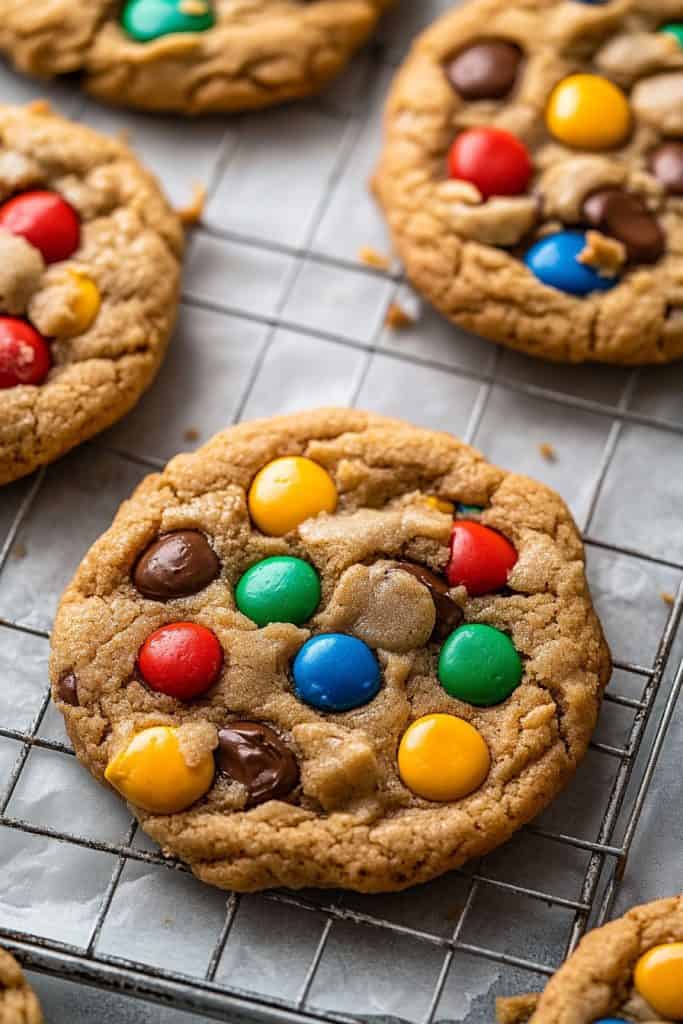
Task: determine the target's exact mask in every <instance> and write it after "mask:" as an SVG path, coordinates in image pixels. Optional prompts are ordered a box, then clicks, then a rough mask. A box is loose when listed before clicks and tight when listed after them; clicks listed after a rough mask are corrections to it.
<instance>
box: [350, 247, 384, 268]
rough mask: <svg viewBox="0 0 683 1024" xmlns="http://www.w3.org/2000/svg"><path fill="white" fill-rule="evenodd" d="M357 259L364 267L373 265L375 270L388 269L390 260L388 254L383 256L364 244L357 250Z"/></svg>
mask: <svg viewBox="0 0 683 1024" xmlns="http://www.w3.org/2000/svg"><path fill="white" fill-rule="evenodd" d="M358 259H359V260H360V261H361V263H364V264H365V266H366V267H374V268H375V270H388V269H389V267H390V266H391V260H390V259H389V257H388V256H383V255H382V253H381V252H377V250H376V249H373V248H372V246H371V245H364V246H363V247H362V249H360V250H359V252H358Z"/></svg>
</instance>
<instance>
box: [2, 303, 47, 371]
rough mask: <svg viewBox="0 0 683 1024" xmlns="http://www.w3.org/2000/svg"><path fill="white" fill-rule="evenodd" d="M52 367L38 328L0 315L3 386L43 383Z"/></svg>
mask: <svg viewBox="0 0 683 1024" xmlns="http://www.w3.org/2000/svg"><path fill="white" fill-rule="evenodd" d="M49 369H50V351H49V349H48V347H47V342H46V341H45V339H44V338H43V337H41V335H40V334H38V331H36V330H34V329H33V327H31V325H30V324H27V323H26V322H25V321H24V320H17V319H16V318H15V317H12V316H0V388H14V387H17V385H19V384H42V383H43V381H44V380H45V378H46V377H47V374H48V370H49Z"/></svg>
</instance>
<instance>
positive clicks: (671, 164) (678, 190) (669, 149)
mask: <svg viewBox="0 0 683 1024" xmlns="http://www.w3.org/2000/svg"><path fill="white" fill-rule="evenodd" d="M650 170H651V171H652V173H653V174H654V176H655V178H656V179H657V181H659V182H660V184H662V185H663V186H664V188H665V189H666V190H667V192H671V194H672V195H674V196H683V142H674V141H671V142H663V143H662V144H661V146H657V148H656V149H655V150H653V151H652V153H650Z"/></svg>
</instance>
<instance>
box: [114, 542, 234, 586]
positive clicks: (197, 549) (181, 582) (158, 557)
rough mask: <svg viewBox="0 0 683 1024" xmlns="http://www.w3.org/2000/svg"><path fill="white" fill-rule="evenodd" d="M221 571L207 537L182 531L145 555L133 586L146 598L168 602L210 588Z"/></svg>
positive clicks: (138, 566)
mask: <svg viewBox="0 0 683 1024" xmlns="http://www.w3.org/2000/svg"><path fill="white" fill-rule="evenodd" d="M220 568H221V567H220V562H219V561H218V558H217V557H216V554H215V552H214V551H213V548H212V547H211V545H210V544H209V542H208V540H207V539H206V537H205V536H204V534H203V533H200V532H199V531H198V530H178V531H177V532H176V533H167V534H164V536H162V537H159V539H158V540H156V541H155V542H154V543H153V544H152V545H150V547H148V548H147V550H146V551H145V552H144V554H143V555H141V557H140V558H139V560H138V562H137V565H136V566H135V569H134V571H133V583H134V584H135V586H136V587H137V589H138V590H139V591H140V593H141V594H142V595H143V597H149V598H152V600H154V601H168V600H169V599H170V598H173V597H187V596H188V595H190V594H196V593H197V592H198V591H199V590H203V589H204V587H208V585H209V583H212V582H213V580H215V579H216V577H217V576H218V573H219V572H220Z"/></svg>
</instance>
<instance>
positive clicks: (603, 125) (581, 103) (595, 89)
mask: <svg viewBox="0 0 683 1024" xmlns="http://www.w3.org/2000/svg"><path fill="white" fill-rule="evenodd" d="M546 124H547V126H548V131H549V132H550V133H551V134H552V135H554V136H555V138H556V139H557V140H558V141H559V142H562V143H564V145H565V146H572V147H573V148H575V149H590V150H600V149H612V148H614V147H615V146H619V145H621V143H623V142H624V141H625V140H626V138H627V136H628V134H629V132H630V130H631V109H630V107H629V102H628V99H627V98H626V96H625V95H624V93H623V92H622V91H621V89H619V88H618V87H617V86H616V85H614V84H613V83H612V82H610V81H608V79H606V78H601V77H600V75H570V76H569V77H568V78H565V79H563V80H562V81H561V82H560V83H559V84H558V85H556V86H555V88H554V90H553V92H552V93H551V96H550V100H549V102H548V107H547V109H546Z"/></svg>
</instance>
